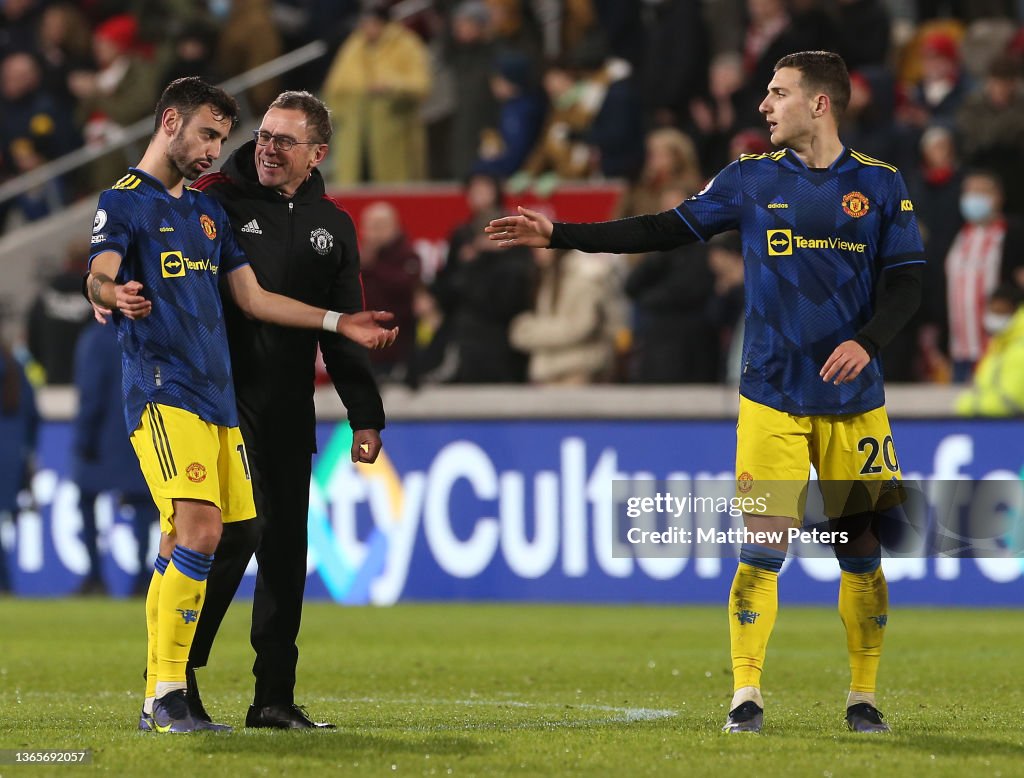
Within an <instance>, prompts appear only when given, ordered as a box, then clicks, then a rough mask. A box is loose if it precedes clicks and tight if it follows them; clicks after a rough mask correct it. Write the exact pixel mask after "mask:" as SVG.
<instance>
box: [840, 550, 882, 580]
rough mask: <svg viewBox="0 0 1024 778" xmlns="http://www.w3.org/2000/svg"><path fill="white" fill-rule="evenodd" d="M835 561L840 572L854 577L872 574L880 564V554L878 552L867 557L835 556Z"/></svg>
mask: <svg viewBox="0 0 1024 778" xmlns="http://www.w3.org/2000/svg"><path fill="white" fill-rule="evenodd" d="M836 559H837V560H838V561H839V569H840V570H842V571H843V572H844V573H853V574H854V575H866V574H867V573H873V572H875V570H877V569H878V567H879V565H881V564H882V554H881V552H880V551H877V552H875V554H874V555H869V556H836Z"/></svg>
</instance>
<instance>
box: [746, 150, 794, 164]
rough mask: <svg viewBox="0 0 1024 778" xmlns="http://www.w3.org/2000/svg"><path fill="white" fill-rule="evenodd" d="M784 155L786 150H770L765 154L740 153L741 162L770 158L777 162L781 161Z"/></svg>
mask: <svg viewBox="0 0 1024 778" xmlns="http://www.w3.org/2000/svg"><path fill="white" fill-rule="evenodd" d="M784 156H786V150H785V149H782V150H781V151H769V152H766V153H764V154H740V162H750V161H752V160H755V159H770V160H773V161H775V162H779V161H780V160H781V159H782V158H783V157H784Z"/></svg>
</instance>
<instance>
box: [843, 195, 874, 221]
mask: <svg viewBox="0 0 1024 778" xmlns="http://www.w3.org/2000/svg"><path fill="white" fill-rule="evenodd" d="M869 210H871V203H869V202H868V198H866V197H865V196H864V195H862V194H861V193H860V192H850V193H849V194H848V195H846V196H845V197H843V213H845V214H846V215H847V216H849V217H851V218H854V219H859V218H860V217H861V216H864V215H865V214H867V212H868V211H869Z"/></svg>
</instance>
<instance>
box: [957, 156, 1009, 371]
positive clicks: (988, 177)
mask: <svg viewBox="0 0 1024 778" xmlns="http://www.w3.org/2000/svg"><path fill="white" fill-rule="evenodd" d="M960 214H961V216H963V219H964V224H963V226H962V227H961V228H960V230H959V231H958V232H957V234H956V237H955V238H954V239H953V245H952V246H951V247H950V249H949V253H947V254H946V265H945V268H946V300H947V308H948V312H949V353H950V357H951V358H952V360H953V381H954V382H963V381H967V380H968V379H969V378H970V376H971V372H972V371H973V370H974V366H975V365H976V364H977V362H978V360H979V359H980V358H981V355H982V353H983V352H984V350H985V345H986V343H987V342H988V336H987V335H986V333H985V330H984V327H983V326H982V323H983V319H984V313H985V301H986V300H987V299H988V297H989V295H991V294H992V292H993V291H994V290H995V288H996V286H998V285H999V284H1000V283H1007V284H1012V285H1014V286H1016V287H1018V288H1024V225H1022V224H1021V223H1020V222H1019V221H1017V220H1016V219H1014V218H1013V217H1008V216H1006V215H1005V214H1004V213H1003V187H1002V184H1001V183H1000V180H999V177H998V176H997V175H996V174H995V173H992V172H989V171H980V170H979V171H974V172H971V173H968V174H967V175H966V176H965V177H964V182H963V187H962V188H961V193H960Z"/></svg>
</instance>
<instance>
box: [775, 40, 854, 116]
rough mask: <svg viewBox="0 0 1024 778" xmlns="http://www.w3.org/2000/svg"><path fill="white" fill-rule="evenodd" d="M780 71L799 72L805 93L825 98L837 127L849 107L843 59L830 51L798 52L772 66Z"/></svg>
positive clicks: (846, 72)
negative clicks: (823, 95) (793, 70)
mask: <svg viewBox="0 0 1024 778" xmlns="http://www.w3.org/2000/svg"><path fill="white" fill-rule="evenodd" d="M782 68H795V69H796V70H799V71H800V75H801V79H802V84H803V87H804V91H805V92H824V93H825V94H826V95H828V99H829V102H830V103H831V104H832V114H833V115H834V116H835V120H836V124H839V122H840V121H842V118H843V114H845V113H846V107H847V106H848V105H849V104H850V73H849V71H848V70H847V69H846V63H845V62H843V58H842V57H840V56H839V55H838V54H835V53H834V52H831V51H798V52H796V53H795V54H787V55H786V56H785V57H783V58H782V59H780V60H779V61H778V62H776V63H775V70H776V71H778V70H781V69H782Z"/></svg>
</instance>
